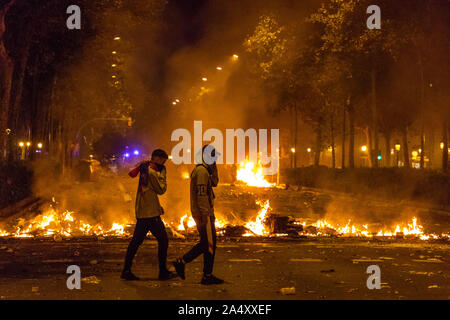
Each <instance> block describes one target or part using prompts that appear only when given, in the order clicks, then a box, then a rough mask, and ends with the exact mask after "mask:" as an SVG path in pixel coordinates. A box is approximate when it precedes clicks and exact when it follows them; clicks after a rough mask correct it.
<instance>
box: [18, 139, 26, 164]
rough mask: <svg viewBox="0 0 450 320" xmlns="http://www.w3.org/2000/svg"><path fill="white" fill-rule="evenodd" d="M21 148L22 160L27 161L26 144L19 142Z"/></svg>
mask: <svg viewBox="0 0 450 320" xmlns="http://www.w3.org/2000/svg"><path fill="white" fill-rule="evenodd" d="M19 147H20V149H21V153H20V159H21V160H25V143H24V142H23V141H20V142H19Z"/></svg>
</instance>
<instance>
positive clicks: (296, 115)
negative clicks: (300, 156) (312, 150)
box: [294, 104, 298, 168]
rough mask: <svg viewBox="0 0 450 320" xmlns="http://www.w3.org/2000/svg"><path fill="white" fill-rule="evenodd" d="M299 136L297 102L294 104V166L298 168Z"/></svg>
mask: <svg viewBox="0 0 450 320" xmlns="http://www.w3.org/2000/svg"><path fill="white" fill-rule="evenodd" d="M297 136H298V114H297V104H295V105H294V150H295V152H294V168H297V152H298V150H297Z"/></svg>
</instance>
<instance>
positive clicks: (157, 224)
mask: <svg viewBox="0 0 450 320" xmlns="http://www.w3.org/2000/svg"><path fill="white" fill-rule="evenodd" d="M149 231H150V232H151V233H152V235H154V236H155V238H156V240H158V260H159V272H160V273H161V272H162V273H164V272H167V267H166V261H167V248H168V247H169V239H168V238H167V233H166V228H165V227H164V223H163V222H162V220H161V217H153V218H142V219H137V222H136V227H135V228H134V234H133V239H131V242H130V244H129V246H128V250H127V254H126V256H125V265H124V270H131V265H132V264H133V258H134V256H135V255H136V252H137V250H138V248H139V246H140V245H141V244H142V242H144V239H145V237H146V236H147V233H148V232H149Z"/></svg>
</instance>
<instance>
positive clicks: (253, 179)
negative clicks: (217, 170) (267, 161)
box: [236, 160, 275, 188]
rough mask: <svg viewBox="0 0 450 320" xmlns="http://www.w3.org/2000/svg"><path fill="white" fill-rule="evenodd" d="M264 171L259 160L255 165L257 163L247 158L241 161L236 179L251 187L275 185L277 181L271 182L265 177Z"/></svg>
mask: <svg viewBox="0 0 450 320" xmlns="http://www.w3.org/2000/svg"><path fill="white" fill-rule="evenodd" d="M262 172H263V169H262V166H261V163H259V162H258V164H257V165H255V163H253V162H250V161H247V160H246V161H245V162H241V163H240V165H239V168H238V170H237V175H236V179H237V180H239V181H242V182H245V183H246V184H247V185H248V186H251V187H260V188H270V187H273V186H275V183H270V182H268V181H267V180H266V179H265V178H264V175H263V174H262Z"/></svg>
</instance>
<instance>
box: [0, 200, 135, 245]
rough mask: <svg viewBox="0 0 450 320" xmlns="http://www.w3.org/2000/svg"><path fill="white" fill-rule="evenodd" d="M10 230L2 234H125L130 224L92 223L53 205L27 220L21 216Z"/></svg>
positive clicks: (20, 236)
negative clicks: (107, 225)
mask: <svg viewBox="0 0 450 320" xmlns="http://www.w3.org/2000/svg"><path fill="white" fill-rule="evenodd" d="M9 229H12V230H10V231H7V230H3V229H0V236H2V237H15V238H33V237H52V236H53V237H55V239H58V238H59V237H81V236H123V235H125V234H126V233H128V232H129V229H130V225H127V224H121V223H117V222H114V223H113V224H112V225H111V226H109V227H108V228H105V227H104V226H103V225H102V224H95V225H91V224H90V223H88V222H87V221H85V220H83V219H81V218H78V217H76V216H75V214H74V212H71V211H64V212H62V213H60V212H58V210H57V209H55V208H54V207H53V206H50V208H49V209H48V210H47V211H46V212H44V213H42V214H40V215H38V216H36V217H35V218H33V219H31V220H29V221H25V219H23V218H20V219H18V222H17V224H16V225H15V226H13V227H10V228H9Z"/></svg>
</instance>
